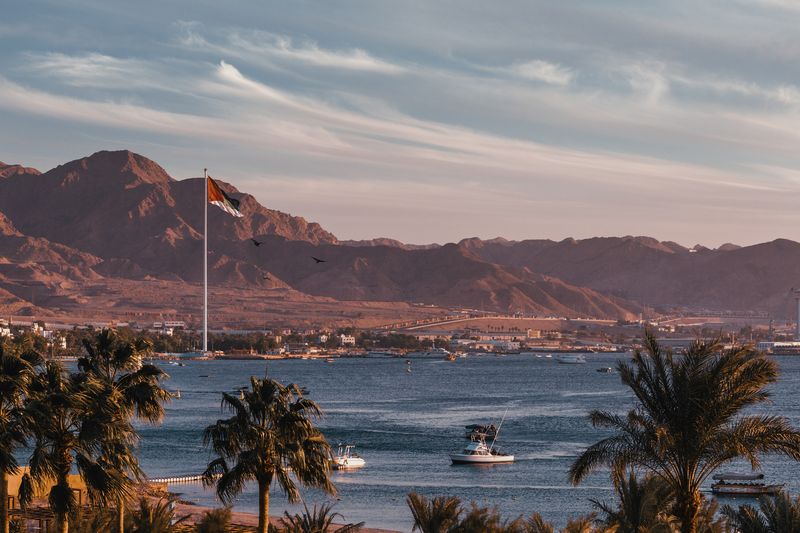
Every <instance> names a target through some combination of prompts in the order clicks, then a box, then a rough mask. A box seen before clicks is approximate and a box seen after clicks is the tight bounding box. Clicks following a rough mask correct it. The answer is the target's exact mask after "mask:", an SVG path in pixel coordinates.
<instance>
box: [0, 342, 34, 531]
mask: <svg viewBox="0 0 800 533" xmlns="http://www.w3.org/2000/svg"><path fill="white" fill-rule="evenodd" d="M38 364H39V360H38V355H37V354H36V352H33V351H26V352H24V353H23V354H22V356H20V355H18V353H17V350H16V349H15V348H14V347H13V346H12V345H11V343H9V342H8V341H7V340H6V339H5V338H0V527H2V530H0V531H1V532H2V533H9V531H10V524H9V519H8V503H7V502H8V476H9V475H12V474H16V473H17V472H18V471H19V464H18V463H17V460H16V458H15V456H14V452H15V451H17V450H18V449H19V448H21V447H22V446H24V445H25V444H26V437H28V436H29V435H30V423H29V421H28V420H27V417H26V416H25V409H24V406H23V399H24V398H25V396H26V395H27V393H28V386H29V385H30V383H31V381H32V379H33V376H34V372H35V367H36V366H37V365H38Z"/></svg>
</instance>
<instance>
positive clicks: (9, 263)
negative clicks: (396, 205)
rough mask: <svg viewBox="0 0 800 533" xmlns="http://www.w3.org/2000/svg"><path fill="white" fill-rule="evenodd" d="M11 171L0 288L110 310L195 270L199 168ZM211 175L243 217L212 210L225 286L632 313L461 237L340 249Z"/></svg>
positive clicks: (570, 312)
mask: <svg viewBox="0 0 800 533" xmlns="http://www.w3.org/2000/svg"><path fill="white" fill-rule="evenodd" d="M11 168H12V167H11V166H8V165H4V166H2V167H0V169H2V170H3V171H4V174H3V178H2V179H0V213H2V215H3V216H2V217H1V218H0V230H1V232H0V262H2V265H3V267H4V269H0V275H2V276H3V277H2V278H0V287H1V288H3V289H4V290H5V291H8V292H9V293H10V294H12V295H15V296H16V297H18V298H20V299H28V298H27V296H30V295H38V300H39V301H40V302H42V301H47V300H46V298H47V297H50V298H51V302H52V301H62V300H63V301H64V302H66V303H65V305H67V304H69V303H70V302H72V303H73V304H75V305H78V303H79V302H80V301H81V298H82V297H83V296H85V294H83V293H81V288H82V287H84V286H86V287H88V286H92V287H94V289H93V290H94V291H95V293H97V291H101V292H102V291H103V290H108V294H107V298H108V299H109V302H108V306H109V308H113V307H114V306H115V305H117V304H118V303H119V301H118V300H115V298H121V299H123V300H125V301H126V302H127V304H126V305H130V304H131V301H132V299H135V298H134V297H133V296H132V294H133V293H135V292H136V291H135V290H133V289H131V287H135V285H131V283H134V284H135V283H140V284H143V285H142V286H147V284H150V285H153V284H155V281H154V280H160V281H159V283H161V282H164V283H167V284H168V285H169V287H171V289H170V290H176V289H175V288H176V287H178V288H179V287H180V284H192V283H197V282H199V281H200V280H202V257H203V255H202V254H203V242H202V235H203V233H202V232H203V202H204V200H203V198H204V196H203V194H204V184H203V181H202V178H190V179H185V180H175V179H173V178H172V177H170V176H169V175H168V174H167V172H166V171H165V170H164V169H163V168H161V167H160V166H159V165H157V164H156V163H154V162H153V161H151V160H149V159H147V158H145V157H143V156H141V155H137V154H134V153H132V152H128V151H119V152H98V153H96V154H93V155H92V156H89V157H86V158H82V159H78V160H75V161H71V162H69V163H66V164H64V165H60V166H58V167H56V168H54V169H52V170H49V171H47V172H45V173H43V174H39V173H38V172H37V171H34V170H31V169H24V167H21V166H18V165H17V166H14V167H13V168H14V169H17V170H10V169H11ZM19 169H24V170H19ZM218 182H219V183H220V185H221V186H222V187H223V188H224V189H225V190H226V192H227V193H228V194H230V195H231V196H233V197H235V198H237V199H238V200H239V201H240V202H241V205H240V209H241V211H242V213H243V214H244V217H242V218H234V217H231V216H230V215H228V214H226V213H224V212H222V211H221V210H219V209H217V208H216V207H214V206H210V207H209V211H208V214H209V228H210V231H209V270H210V272H209V278H210V280H211V282H212V283H213V284H214V285H215V287H217V288H219V289H220V290H222V289H223V288H224V287H230V289H231V290H232V291H233V290H235V291H237V294H240V293H241V292H242V291H244V292H245V293H246V292H247V290H248V289H251V290H252V292H253V294H254V297H255V294H256V292H258V291H262V290H267V291H269V290H275V291H282V292H281V293H280V294H282V296H281V297H282V298H294V299H295V300H297V299H302V298H306V296H303V295H311V296H312V297H328V298H335V299H338V300H340V301H388V302H425V303H430V304H436V305H448V306H461V307H472V308H484V309H487V310H502V311H508V310H512V311H532V312H536V313H540V314H558V315H566V316H603V317H614V318H617V317H630V316H633V315H634V314H635V313H637V312H638V309H639V307H638V305H637V304H635V303H632V302H630V301H626V300H624V299H622V298H620V297H617V296H609V295H605V294H602V293H601V292H598V291H597V290H593V289H586V288H582V287H580V286H577V285H575V284H572V283H569V282H566V281H563V280H561V279H558V277H557V276H553V275H550V274H547V273H543V272H542V271H540V270H537V269H535V268H531V267H529V266H528V265H523V264H520V265H514V264H505V265H503V264H499V263H496V262H494V261H491V260H487V259H486V258H484V257H482V256H481V255H480V254H479V253H476V251H475V250H472V249H470V248H469V247H468V246H466V245H455V244H450V245H445V246H438V245H433V246H430V247H428V246H422V247H415V246H405V245H402V243H397V242H396V241H386V240H375V241H371V242H368V243H365V242H361V243H352V242H351V243H348V244H349V246H343V245H342V244H341V243H339V241H338V240H337V239H336V237H335V236H334V235H332V234H331V233H329V232H327V231H325V230H324V229H323V228H321V227H320V226H319V225H318V224H316V223H312V222H308V221H306V220H304V219H302V218H300V217H295V216H292V215H289V214H286V213H281V212H279V211H274V210H271V209H267V208H265V207H263V206H261V205H260V204H259V203H258V202H257V201H256V200H255V198H253V197H252V196H250V195H248V194H245V193H241V192H239V191H237V190H236V189H235V188H234V187H232V186H231V185H229V184H227V183H225V182H224V181H222V180H218ZM252 238H255V239H256V240H257V241H258V242H262V243H263V244H262V245H260V246H255V244H254V243H253V241H251V239H252ZM497 242H498V243H501V241H497ZM387 244H388V245H387ZM490 244H491V243H490ZM501 244H502V245H508V244H509V243H507V242H505V241H502V243H501ZM478 248H480V247H478ZM478 248H476V249H478ZM311 256H315V257H320V258H325V262H324V263H316V262H314V261H313V260H312V259H311ZM108 280H127V281H125V283H124V286H125V287H127V288H126V289H125V291H127V292H128V294H120V296H114V297H112V296H111V293H112V292H113V291H112V290H111V289H108V287H110V285H109V283H108ZM104 283H105V285H103V284H104ZM162 285H163V283H162ZM101 286H105V287H106V289H103V288H101ZM177 290H179V289H177ZM187 290H188V289H187ZM192 290H194V289H192ZM59 298H61V300H59ZM164 298H165V299H168V298H173V299H174V298H175V297H174V295H173V296H170V295H167V294H164ZM53 299H54V300H53ZM312 301H313V300H312V299H310V300H309V302H312ZM115 302H116V303H115ZM133 303H135V302H133ZM31 305H32V302H31Z"/></svg>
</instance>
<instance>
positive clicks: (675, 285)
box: [459, 236, 800, 316]
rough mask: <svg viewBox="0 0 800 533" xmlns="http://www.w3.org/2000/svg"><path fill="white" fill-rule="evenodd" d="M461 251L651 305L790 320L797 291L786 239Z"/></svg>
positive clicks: (793, 248) (796, 262) (599, 241)
mask: <svg viewBox="0 0 800 533" xmlns="http://www.w3.org/2000/svg"><path fill="white" fill-rule="evenodd" d="M459 246H461V247H463V248H464V249H466V250H469V251H470V252H472V253H474V254H475V255H477V256H478V257H480V258H482V259H483V260H485V261H490V262H492V263H495V264H499V265H504V266H506V267H518V268H521V267H524V268H529V269H531V270H533V271H536V272H540V273H542V274H546V275H550V276H555V277H558V278H560V279H562V280H564V281H565V282H567V283H572V284H575V285H580V286H584V287H590V288H592V289H594V290H597V291H600V292H602V293H605V294H614V295H617V296H619V297H621V298H625V299H627V300H634V301H637V302H640V303H644V304H647V305H649V306H661V307H670V306H682V307H687V308H693V309H697V310H699V309H708V310H737V311H748V310H752V311H761V312H770V313H775V314H779V315H781V316H791V313H790V312H789V310H790V307H791V302H790V299H789V298H788V291H789V289H790V288H791V287H796V286H800V244H798V243H796V242H794V241H789V240H786V239H777V240H775V241H772V242H768V243H763V244H757V245H753V246H745V247H740V246H736V245H732V244H726V245H723V246H720V247H719V248H717V249H716V250H711V249H708V248H705V247H702V246H694V247H693V248H691V249H689V248H685V247H683V246H680V245H678V244H675V243H672V242H659V241H657V240H655V239H652V238H650V237H631V236H628V237H604V238H592V239H583V240H575V239H565V240H563V241H560V242H556V241H551V240H526V241H520V242H514V243H498V242H487V241H480V240H478V239H469V240H465V241H461V243H459Z"/></svg>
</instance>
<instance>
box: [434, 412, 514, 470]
mask: <svg viewBox="0 0 800 533" xmlns="http://www.w3.org/2000/svg"><path fill="white" fill-rule="evenodd" d="M507 413H508V409H506V412H505V413H504V414H503V418H502V419H501V420H500V424H499V425H498V426H497V430H496V431H495V434H494V437H493V438H492V442H491V444H486V437H485V436H484V435H483V434H481V433H479V434H477V436H476V438H475V439H472V440H470V441H469V442H468V443H467V445H466V446H464V449H463V450H461V451H460V452H454V453H451V454H450V460H451V461H453V464H454V465H459V464H467V465H492V464H503V463H513V462H514V456H513V455H511V454H508V453H502V452H500V450H498V449H497V448H495V446H494V445H495V443H496V442H497V436H498V435H499V434H500V428H501V427H502V426H503V421H504V420H505V419H506V414H507Z"/></svg>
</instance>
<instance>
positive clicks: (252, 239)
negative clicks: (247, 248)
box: [250, 237, 263, 246]
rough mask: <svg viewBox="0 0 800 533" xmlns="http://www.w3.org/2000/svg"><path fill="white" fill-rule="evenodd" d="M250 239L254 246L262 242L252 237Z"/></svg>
mask: <svg viewBox="0 0 800 533" xmlns="http://www.w3.org/2000/svg"><path fill="white" fill-rule="evenodd" d="M250 240H251V241H253V244H255V245H256V246H261V245H262V244H263V243H262V242H259V241H257V240H255V239H254V238H252V237H251V238H250Z"/></svg>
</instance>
